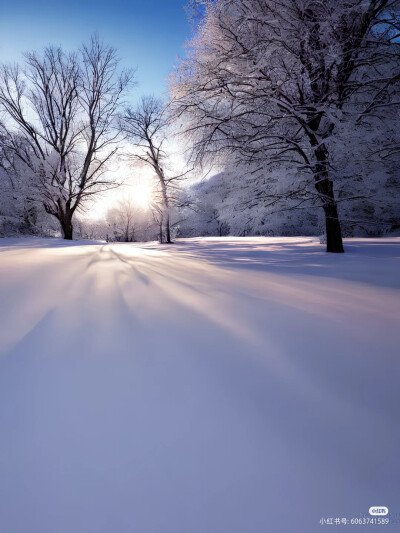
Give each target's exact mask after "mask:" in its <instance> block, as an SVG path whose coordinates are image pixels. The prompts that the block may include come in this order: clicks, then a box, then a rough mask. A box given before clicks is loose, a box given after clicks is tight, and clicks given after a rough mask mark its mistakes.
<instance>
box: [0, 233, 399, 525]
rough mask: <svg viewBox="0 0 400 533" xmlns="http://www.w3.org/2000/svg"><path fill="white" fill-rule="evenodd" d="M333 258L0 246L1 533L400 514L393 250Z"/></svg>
mask: <svg viewBox="0 0 400 533" xmlns="http://www.w3.org/2000/svg"><path fill="white" fill-rule="evenodd" d="M345 247H346V252H347V253H346V254H344V255H331V254H325V253H324V247H323V245H321V244H319V241H318V240H317V239H313V238H204V239H187V240H182V241H179V242H178V243H176V244H174V245H170V246H166V245H164V246H160V245H158V244H155V243H147V244H112V245H105V244H96V243H94V244H93V243H87V242H73V243H69V244H68V243H65V242H63V241H60V240H50V239H47V240H46V239H19V240H17V239H0V431H1V435H0V532H1V533H281V532H282V533H314V532H317V531H324V530H325V529H327V528H328V529H329V526H328V525H324V526H322V525H320V523H319V521H320V519H321V518H322V517H325V518H329V517H333V518H343V517H347V518H348V519H351V518H353V517H360V516H361V515H364V514H368V509H369V507H371V506H373V505H385V506H387V507H388V508H389V510H390V512H391V513H393V514H396V513H398V515H397V516H400V416H399V410H400V238H391V239H389V238H387V239H369V240H367V239H351V240H347V241H346V246H345ZM343 527H344V528H345V529H349V528H354V529H355V530H356V531H370V530H371V526H361V525H358V526H343ZM397 527H398V526H397ZM397 527H396V526H395V525H393V524H392V525H388V526H373V530H374V531H376V530H379V531H380V530H385V528H390V530H393V531H394V530H395V529H397ZM330 529H333V530H337V529H340V526H330Z"/></svg>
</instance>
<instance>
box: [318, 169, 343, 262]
mask: <svg viewBox="0 0 400 533" xmlns="http://www.w3.org/2000/svg"><path fill="white" fill-rule="evenodd" d="M315 186H316V189H317V191H318V192H319V193H320V195H321V198H322V202H323V204H322V207H323V208H324V213H325V228H326V251H327V252H330V253H335V254H342V253H343V252H344V249H343V238H342V229H341V226H340V220H339V215H338V208H337V204H336V201H335V194H334V191H333V183H332V181H331V180H329V179H328V178H326V179H324V180H321V181H318V182H317V183H316V185H315Z"/></svg>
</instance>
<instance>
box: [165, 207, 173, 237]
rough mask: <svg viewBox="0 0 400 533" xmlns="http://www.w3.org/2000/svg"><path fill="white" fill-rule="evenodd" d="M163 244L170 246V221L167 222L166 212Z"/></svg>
mask: <svg viewBox="0 0 400 533" xmlns="http://www.w3.org/2000/svg"><path fill="white" fill-rule="evenodd" d="M167 209H168V208H167ZM165 242H166V243H167V244H172V241H171V227H170V221H169V212H167V217H166V221H165Z"/></svg>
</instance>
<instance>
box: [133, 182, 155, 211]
mask: <svg viewBox="0 0 400 533" xmlns="http://www.w3.org/2000/svg"><path fill="white" fill-rule="evenodd" d="M130 189H131V190H130V196H131V198H132V201H133V202H134V204H136V205H137V206H138V207H141V208H144V207H149V205H150V204H151V201H152V197H153V187H152V183H151V180H149V179H141V180H139V181H137V182H136V183H134V184H132V185H131V187H130Z"/></svg>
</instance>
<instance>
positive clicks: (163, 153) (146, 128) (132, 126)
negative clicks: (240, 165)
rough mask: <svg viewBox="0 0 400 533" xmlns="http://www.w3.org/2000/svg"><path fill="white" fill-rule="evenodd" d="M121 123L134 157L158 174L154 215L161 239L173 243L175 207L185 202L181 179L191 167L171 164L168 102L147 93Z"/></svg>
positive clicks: (131, 155)
mask: <svg viewBox="0 0 400 533" xmlns="http://www.w3.org/2000/svg"><path fill="white" fill-rule="evenodd" d="M121 126H122V129H123V130H124V131H125V133H126V134H127V137H128V139H129V141H130V143H131V146H132V148H133V152H132V153H131V154H130V159H131V161H133V162H136V163H139V164H144V165H146V166H149V167H150V168H151V169H152V170H153V171H154V173H155V175H156V177H157V181H158V191H155V193H154V200H155V202H154V206H153V216H154V220H155V222H156V223H157V224H158V225H159V228H160V232H159V240H160V242H162V243H171V242H172V239H171V208H172V207H173V206H176V205H179V204H180V203H181V199H180V197H179V182H180V181H182V180H184V179H185V178H186V177H187V175H188V173H189V172H190V170H187V171H184V172H181V173H177V172H176V171H174V170H172V169H170V168H169V166H168V156H169V155H170V154H168V153H167V143H168V140H169V139H170V137H171V130H170V127H169V119H168V116H167V109H166V106H165V105H164V104H163V102H162V101H161V100H159V99H157V98H154V97H153V96H144V97H143V98H142V99H141V100H140V102H139V103H138V105H137V106H136V108H134V109H132V108H128V109H127V110H126V111H125V113H124V115H123V116H122V117H121Z"/></svg>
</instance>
